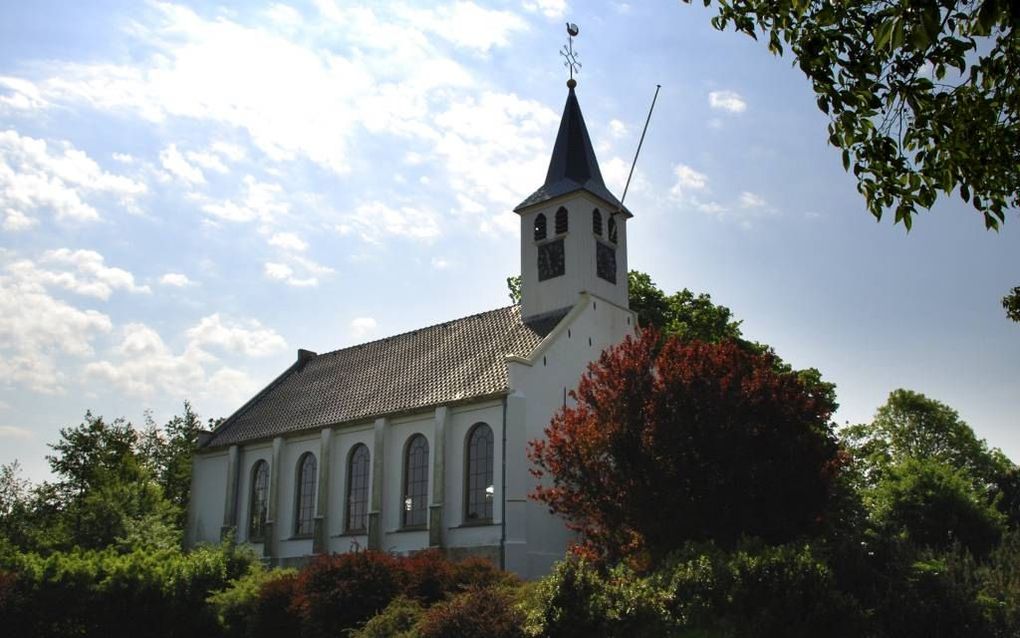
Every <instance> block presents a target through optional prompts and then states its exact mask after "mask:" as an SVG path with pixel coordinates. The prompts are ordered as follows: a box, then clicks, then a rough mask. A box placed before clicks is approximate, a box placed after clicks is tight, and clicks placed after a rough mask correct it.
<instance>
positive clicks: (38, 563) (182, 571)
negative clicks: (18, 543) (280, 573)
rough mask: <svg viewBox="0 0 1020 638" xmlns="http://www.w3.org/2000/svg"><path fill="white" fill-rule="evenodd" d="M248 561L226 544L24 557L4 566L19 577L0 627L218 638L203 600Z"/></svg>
mask: <svg viewBox="0 0 1020 638" xmlns="http://www.w3.org/2000/svg"><path fill="white" fill-rule="evenodd" d="M251 560H252V559H251V557H250V556H249V555H248V554H243V553H238V552H235V551H234V549H233V548H232V547H226V546H225V547H222V548H204V549H198V550H195V551H193V552H191V553H189V554H182V553H180V552H179V551H176V550H164V551H158V552H143V551H134V552H131V553H128V554H118V553H116V552H115V551H113V550H104V551H76V552H68V553H54V554H51V555H50V556H47V557H45V558H43V557H40V556H38V555H35V554H19V555H17V556H15V557H14V559H13V564H11V565H7V566H6V567H7V568H8V569H10V570H11V572H13V573H15V574H16V576H17V578H16V580H14V583H13V585H11V586H9V587H8V593H7V594H6V595H5V597H6V596H11V597H12V598H13V599H14V600H15V601H17V603H16V604H15V605H14V606H13V608H10V606H8V605H0V623H2V626H3V627H4V631H5V632H8V633H9V635H15V636H104V637H111V638H116V637H119V636H131V637H136V636H167V637H174V636H187V637H188V638H194V636H213V635H216V634H218V633H219V632H218V629H219V628H218V623H217V621H216V616H215V614H214V612H213V610H212V608H211V607H209V606H207V605H206V604H205V600H206V598H208V596H209V595H210V593H212V592H213V591H216V590H219V589H222V588H223V587H225V586H226V585H227V583H228V582H229V581H230V580H231V579H233V578H237V577H238V576H240V575H241V574H242V573H244V572H245V571H246V570H247V568H248V566H249V565H250V564H251ZM4 607H8V608H7V609H5V608H4Z"/></svg>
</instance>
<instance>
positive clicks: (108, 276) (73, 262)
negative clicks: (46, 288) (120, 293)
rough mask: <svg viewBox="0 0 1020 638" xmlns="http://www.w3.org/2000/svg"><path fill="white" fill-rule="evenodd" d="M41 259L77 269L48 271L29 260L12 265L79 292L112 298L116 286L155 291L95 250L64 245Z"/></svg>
mask: <svg viewBox="0 0 1020 638" xmlns="http://www.w3.org/2000/svg"><path fill="white" fill-rule="evenodd" d="M40 261H41V262H42V263H45V264H56V265H57V266H64V267H69V268H72V269H73V272H72V271H69V270H64V271H62V272H52V271H44V270H41V269H37V268H35V266H34V264H32V262H29V261H23V262H18V263H17V264H13V265H12V268H19V269H25V272H32V273H34V274H35V276H37V277H39V278H40V280H41V281H42V282H44V283H46V284H52V285H57V286H60V287H61V288H64V289H66V290H70V291H71V292H74V293H76V294H79V295H86V296H89V297H95V298H97V299H103V300H106V299H109V298H110V295H111V294H112V293H113V291H114V290H125V291H127V292H132V293H149V292H152V291H151V289H150V288H149V287H148V286H139V285H137V284H135V276H134V275H132V274H131V273H130V272H128V271H126V270H124V269H123V268H114V267H112V266H107V265H106V264H105V259H104V258H103V256H102V255H100V254H99V253H97V252H95V251H94V250H71V249H69V248H60V249H57V250H48V251H46V252H45V253H43V255H42V257H41V259H40Z"/></svg>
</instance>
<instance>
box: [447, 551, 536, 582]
mask: <svg viewBox="0 0 1020 638" xmlns="http://www.w3.org/2000/svg"><path fill="white" fill-rule="evenodd" d="M450 565H451V569H452V571H453V583H454V588H455V589H454V590H455V591H463V590H466V589H470V588H472V587H515V586H517V585H520V582H521V581H520V580H519V579H518V578H517V576H515V575H513V574H511V573H510V572H505V571H503V570H502V569H500V568H499V567H496V566H495V565H493V564H492V562H491V561H488V560H486V559H484V558H481V557H478V556H472V557H470V558H466V559H464V560H462V561H458V562H456V563H451V564H450Z"/></svg>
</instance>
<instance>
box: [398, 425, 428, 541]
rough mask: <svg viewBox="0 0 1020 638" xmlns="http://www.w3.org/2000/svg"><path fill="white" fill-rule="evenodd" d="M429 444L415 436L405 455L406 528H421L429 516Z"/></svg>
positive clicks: (404, 517) (404, 514) (420, 437)
mask: <svg viewBox="0 0 1020 638" xmlns="http://www.w3.org/2000/svg"><path fill="white" fill-rule="evenodd" d="M428 495H429V442H428V441H426V440H425V437H424V436H422V435H420V434H415V435H414V436H413V437H411V440H410V441H409V442H408V444H407V451H406V452H405V453H404V504H403V505H404V506H403V516H402V520H403V523H404V527H421V526H424V525H425V522H426V520H427V519H426V517H427V516H428V503H427V501H428Z"/></svg>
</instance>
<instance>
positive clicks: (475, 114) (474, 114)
mask: <svg viewBox="0 0 1020 638" xmlns="http://www.w3.org/2000/svg"><path fill="white" fill-rule="evenodd" d="M558 121H559V115H558V114H557V113H556V112H555V111H553V110H551V109H549V108H548V107H546V106H545V105H543V104H540V103H538V102H535V101H532V100H522V99H521V98H519V97H517V96H516V95H512V94H511V95H505V94H498V93H489V92H486V93H483V94H482V95H481V96H480V97H478V98H475V97H467V98H464V99H460V100H458V101H456V102H454V103H453V104H451V105H450V106H449V107H448V108H447V110H446V111H445V112H443V113H440V114H439V115H437V116H436V118H435V124H436V126H437V128H438V130H439V137H438V138H437V139H436V140H435V142H434V149H435V153H436V154H437V155H438V161H437V160H436V159H433V160H432V161H434V162H436V163H437V164H440V165H442V166H445V167H446V170H447V172H448V174H449V176H450V182H451V187H452V188H453V190H454V191H455V192H457V193H461V194H463V195H464V196H466V197H469V198H470V199H471V200H473V201H476V202H485V203H486V204H487V209H489V210H493V211H499V213H502V212H504V211H508V210H510V209H511V208H513V207H514V206H516V205H517V204H519V203H520V201H521V200H522V199H524V198H525V197H526V196H527V195H528V194H529V192H530V191H531V189H532V188H533V185H534V184H536V183H540V181H541V177H542V176H543V175H544V174H545V171H546V168H547V165H548V162H549V140H550V139H551V138H552V137H553V136H554V135H555V126H556V123H557V122H558ZM499 213H497V214H499ZM497 219H498V218H492V219H490V220H488V221H489V222H494V221H496V220H497ZM513 229H514V227H513V226H512V225H511V226H510V227H509V228H508V229H507V230H509V231H512V230H513Z"/></svg>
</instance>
